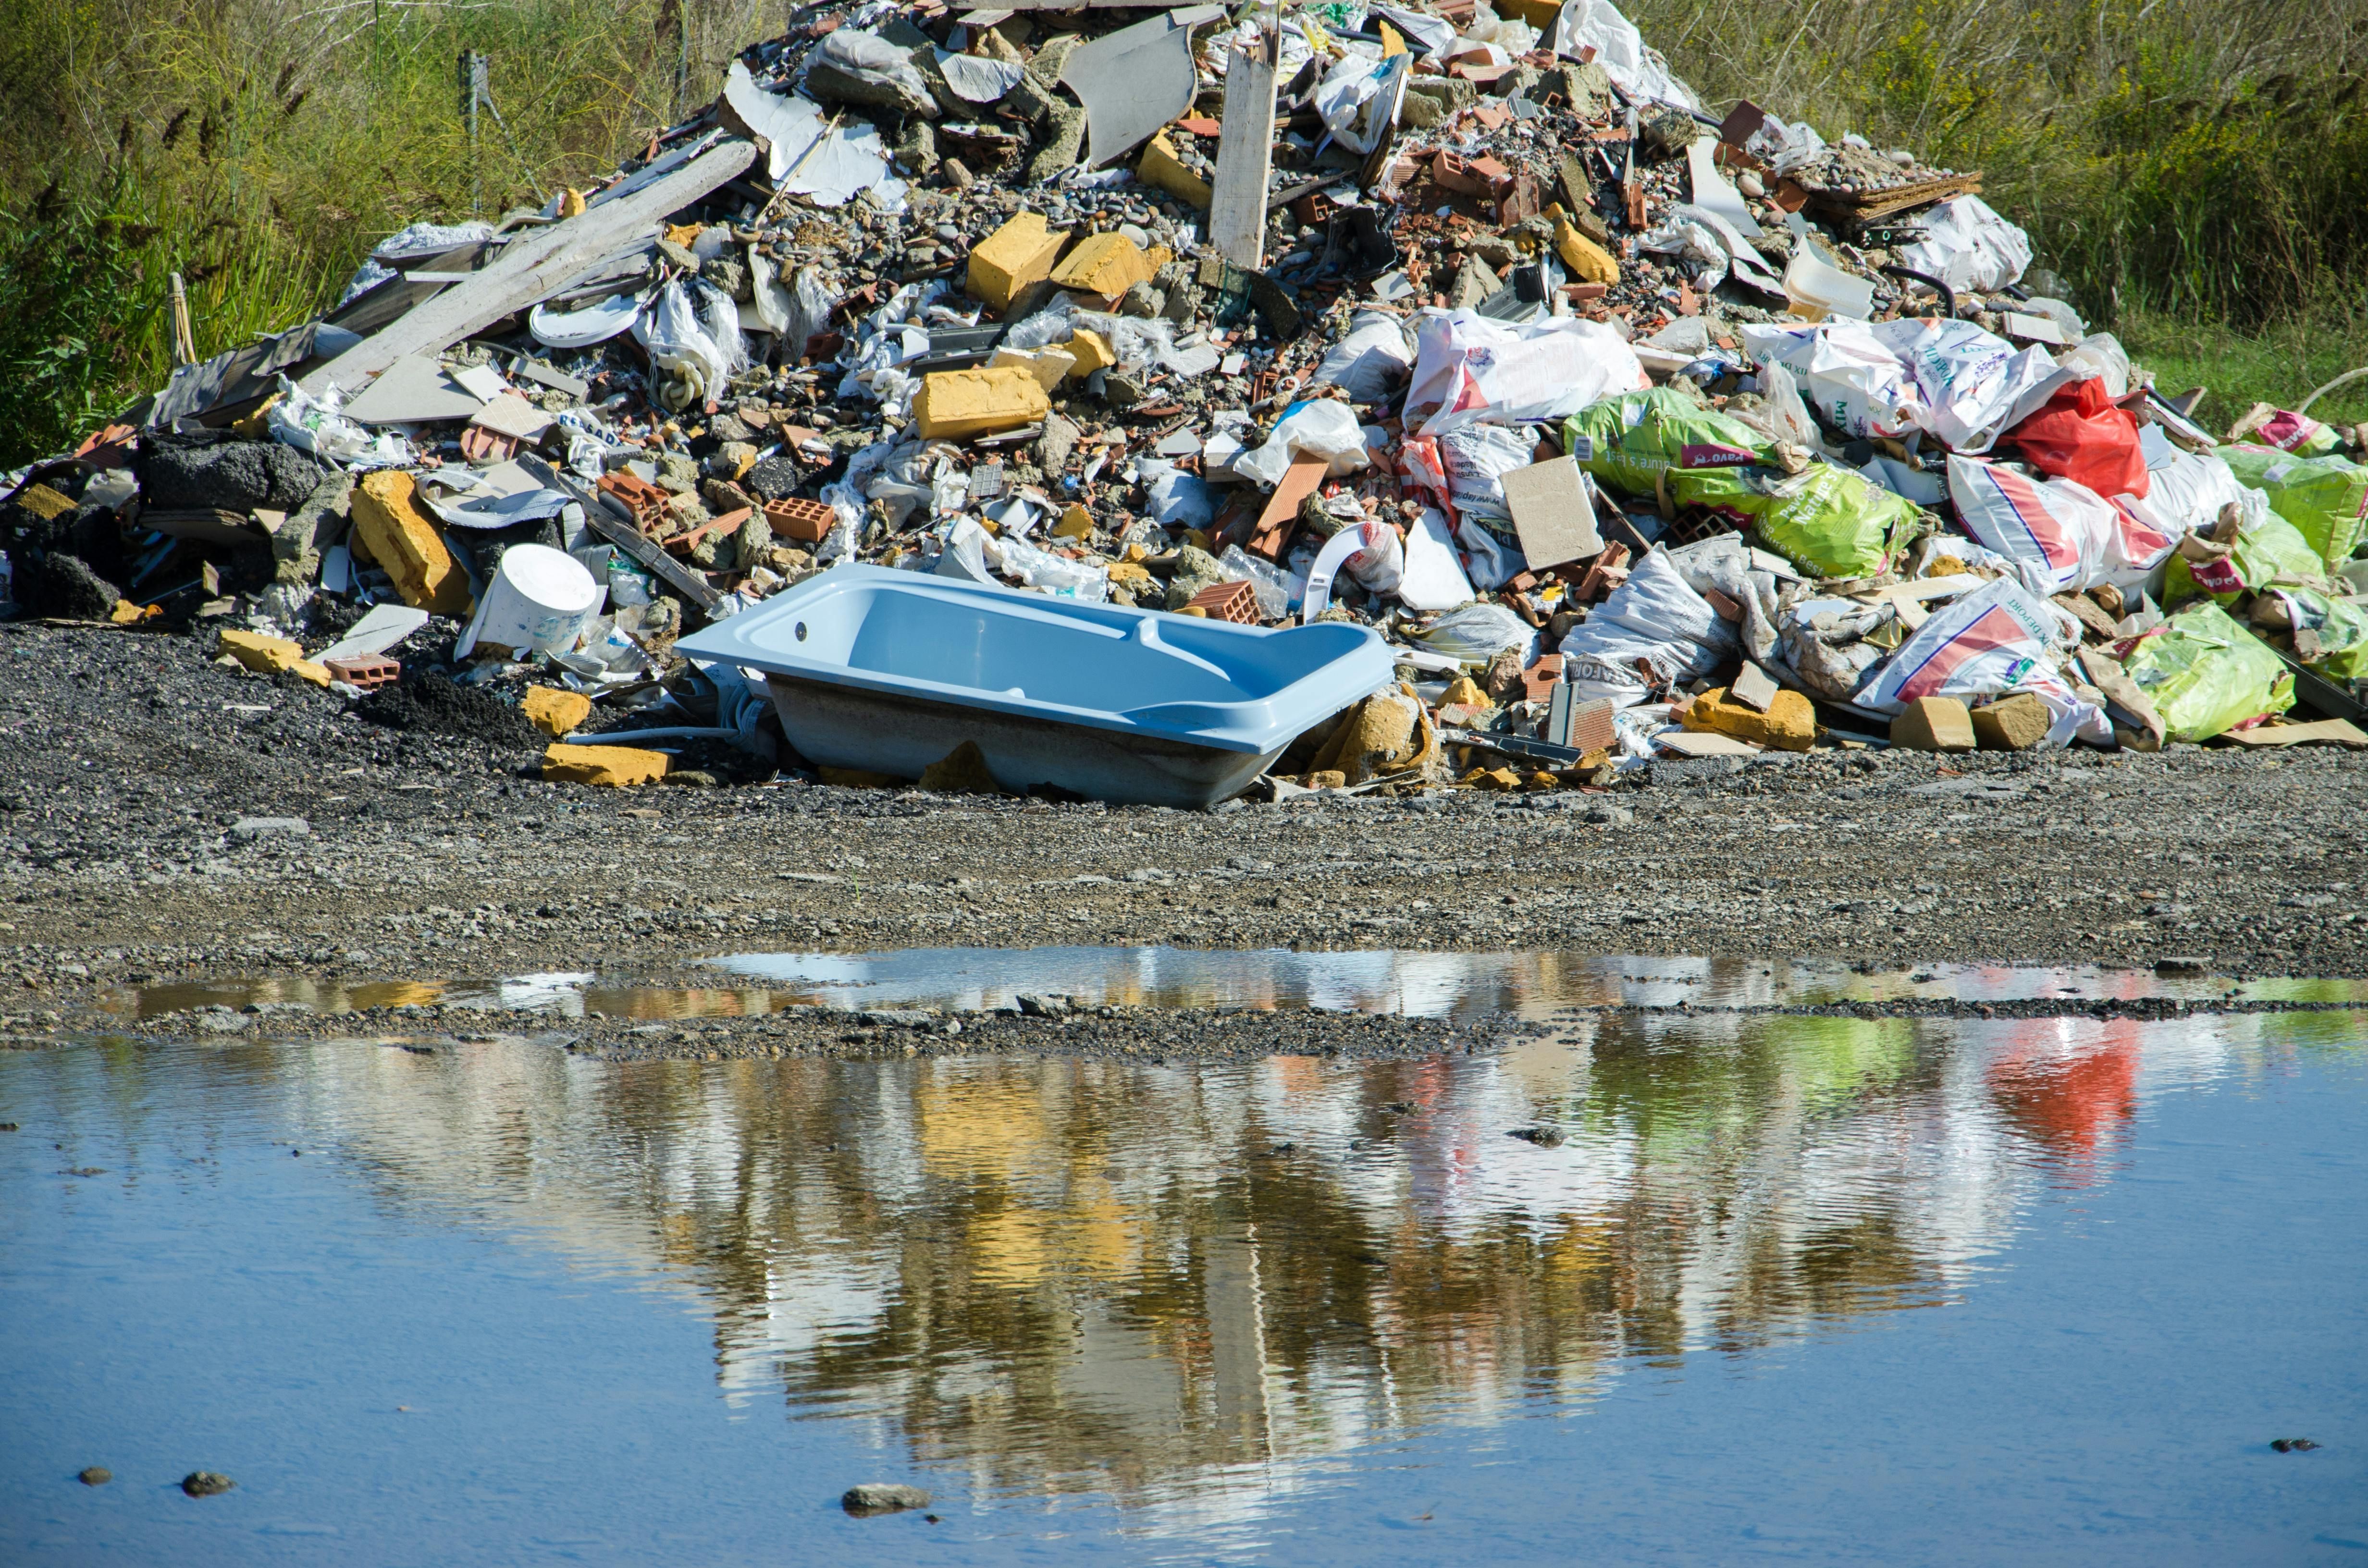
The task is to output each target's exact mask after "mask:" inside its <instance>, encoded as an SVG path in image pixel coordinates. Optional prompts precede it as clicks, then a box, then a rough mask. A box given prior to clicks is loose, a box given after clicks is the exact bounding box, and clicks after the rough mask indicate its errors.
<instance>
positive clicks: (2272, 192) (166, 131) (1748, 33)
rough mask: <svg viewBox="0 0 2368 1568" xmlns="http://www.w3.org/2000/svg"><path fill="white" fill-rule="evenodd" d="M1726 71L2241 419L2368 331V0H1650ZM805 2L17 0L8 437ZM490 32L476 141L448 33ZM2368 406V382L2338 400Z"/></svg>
mask: <svg viewBox="0 0 2368 1568" xmlns="http://www.w3.org/2000/svg"><path fill="white" fill-rule="evenodd" d="M1626 8H1627V9H1628V11H1629V13H1630V15H1631V16H1632V17H1634V20H1635V21H1636V22H1637V24H1638V25H1639V26H1640V27H1641V28H1643V30H1644V33H1645V38H1646V40H1648V41H1649V42H1651V43H1652V44H1653V45H1655V46H1656V47H1657V48H1659V49H1661V50H1662V51H1664V52H1666V53H1667V54H1668V56H1669V58H1670V60H1671V62H1672V63H1673V64H1674V65H1675V67H1676V68H1677V70H1678V71H1679V74H1681V75H1683V76H1684V77H1685V78H1686V79H1688V80H1689V81H1691V83H1692V84H1693V85H1695V86H1696V87H1697V88H1698V89H1699V90H1700V91H1701V92H1702V95H1703V97H1705V98H1706V99H1707V100H1709V101H1710V102H1711V103H1713V105H1716V106H1724V105H1725V104H1727V103H1730V102H1732V101H1734V100H1735V99H1736V98H1737V97H1750V98H1752V99H1753V100H1754V101H1756V102H1759V103H1760V104H1762V105H1764V106H1766V107H1768V108H1772V109H1774V110H1776V111H1777V112H1780V113H1782V114H1785V115H1787V116H1789V117H1793V118H1807V119H1810V120H1811V121H1813V122H1814V123H1815V124H1816V126H1817V127H1818V128H1819V130H1820V131H1823V132H1824V133H1825V134H1826V135H1827V137H1828V138H1836V137H1839V135H1840V134H1841V133H1842V132H1844V131H1859V132H1861V133H1863V134H1864V135H1866V136H1867V137H1869V138H1870V139H1871V140H1873V141H1874V142H1876V143H1877V144H1878V145H1881V146H1884V147H1890V146H1900V145H1904V146H1908V147H1912V148H1914V149H1916V150H1918V152H1919V153H1923V154H1925V155H1926V156H1927V157H1929V158H1930V159H1931V160H1932V161H1934V162H1938V163H1943V164H1948V165H1952V166H1954V167H1957V168H1961V169H1973V168H1979V169H1982V170H1984V171H1985V174H1986V176H1987V184H1986V190H1985V194H1986V196H1987V199H1989V200H1990V202H1991V203H1992V204H1993V205H1994V206H1996V207H1998V209H1999V210H2002V211H2004V212H2006V213H2007V214H2008V215H2009V216H2010V217H2012V218H2014V219H2015V220H2016V221H2017V222H2021V223H2023V224H2024V225H2026V226H2027V227H2028V228H2029V229H2030V230H2031V232H2032V237H2033V240H2034V242H2035V243H2036V244H2037V246H2038V248H2039V251H2040V256H2041V259H2042V260H2043V261H2044V263H2046V264H2047V265H2048V266H2050V267H2054V268H2055V270H2056V271H2058V272H2060V273H2063V274H2064V275H2065V276H2066V277H2067V278H2069V279H2071V281H2072V283H2073V285H2074V288H2073V292H2074V294H2075V296H2076V299H2075V302H2076V303H2077V304H2078V306H2079V307H2080V309H2081V310H2082V312H2084V313H2085V314H2086V315H2087V316H2088V317H2089V319H2090V320H2091V321H2093V322H2095V323H2097V324H2100V325H2101V326H2108V327H2112V328H2113V329H2115V330H2117V331H2118V332H2120V333H2121V335H2122V336H2123V340H2124V341H2125V342H2126V343H2127V344H2128V345H2129V346H2130V347H2131V349H2132V350H2133V352H2134V353H2135V355H2136V356H2137V357H2138V358H2139V359H2140V360H2141V361H2142V362H2145V363H2146V364H2149V365H2151V366H2152V367H2154V368H2155V369H2157V370H2158V371H2159V372H2160V379H2161V381H2163V382H2164V384H2166V385H2168V386H2170V387H2172V388H2174V389H2175V390H2183V389H2184V387H2185V386H2187V385H2192V384H2196V383H2199V382H2200V383H2202V384H2204V385H2207V386H2210V387H2211V388H2212V389H2213V393H2214V396H2213V401H2212V403H2209V404H2207V405H2206V415H2205V417H2206V418H2207V420H2210V421H2213V422H2215V423H2219V424H2222V425H2224V426H2225V424H2226V421H2227V420H2229V419H2231V418H2234V417H2235V416H2236V415H2238V414H2241V413H2242V412H2243V410H2244V409H2245V408H2246V407H2247V406H2248V404H2249V403H2251V402H2252V401H2254V400H2255V399H2257V398H2258V399H2261V400H2265V401H2270V402H2275V403H2292V402H2294V401H2296V400H2298V399H2300V398H2301V397H2303V396H2305V395H2306V394H2307V392H2309V391H2310V389H2311V388H2313V387H2315V386H2317V385H2318V384H2319V383H2320V382H2322V381H2327V380H2328V379H2329V378H2331V377H2332V376H2334V375H2335V374H2337V373H2338V372H2339V371H2340V370H2343V369H2351V368H2352V367H2353V366H2355V365H2358V364H2362V363H2368V324H2363V311H2368V305H2363V300H2368V289H2363V283H2368V105H2363V101H2362V99H2363V94H2362V84H2363V82H2368V0H1629V3H1628V5H1627V6H1626ZM786 15H787V10H786V8H785V4H783V3H780V0H700V3H699V4H697V5H691V4H689V3H688V0H204V3H203V4H201V5H200V4H185V3H182V0H166V3H165V5H163V6H159V5H157V4H156V3H155V0H0V467H6V466H13V465H14V464H16V463H18V462H21V461H24V460H27V459H28V458H31V457H35V456H39V455H41V454H43V453H46V452H50V451H54V450H56V449H59V448H60V447H63V446H66V445H69V444H71V442H72V441H73V440H74V439H75V438H76V437H79V436H80V435H81V434H82V433H84V432H85V431H86V430H88V429H89V428H90V427H91V426H93V425H94V424H95V423H96V422H97V420H99V419H100V418H103V417H104V416H105V415H107V414H108V413H110V412H112V411H114V410H116V409H119V408H120V407H123V406H125V405H126V404H128V403H131V402H132V401H133V400H135V399H136V398H137V397H138V396H140V395H141V394H142V393H143V392H147V391H150V390H153V389H154V388H155V387H157V386H159V385H161V384H162V383H163V382H164V381H165V378H166V376H167V375H168V373H169V371H170V369H171V356H170V353H169V347H168V346H169V342H170V339H169V334H168V327H167V322H166V318H165V311H164V301H165V289H166V278H167V276H168V275H169V274H170V273H172V272H174V271H176V270H177V271H179V272H180V273H181V274H182V275H183V277H184V278H186V279H187V280H188V286H189V290H190V303H191V307H192V311H193V312H194V315H195V335H196V339H197V349H198V352H199V355H200V356H205V355H211V354H213V353H216V352H219V351H220V350H222V349H223V348H227V347H235V346H236V345H238V344H240V343H244V342H245V341H247V340H248V339H250V338H251V337H252V336H253V335H255V334H256V333H258V332H263V331H268V330H274V329H277V328H279V327H283V326H286V325H290V324H293V323H295V322H298V321H301V320H302V319H304V318H305V317H306V316H307V315H309V314H311V313H313V312H317V311H318V310H320V309H322V308H324V306H326V305H327V304H328V303H330V302H331V301H333V300H334V298H335V295H336V289H337V287H338V285H339V284H340V283H341V282H342V280H343V279H344V278H346V277H347V275H348V274H349V272H350V271H351V269H352V267H354V265H355V264H356V263H357V262H358V261H359V259H360V258H361V256H363V255H365V254H366V253H367V252H368V251H369V250H370V247H371V246H372V245H373V244H376V243H377V241H378V240H379V239H380V238H381V237H382V236H384V235H385V234H387V233H392V232H393V231H394V230H396V229H399V228H401V227H403V226H404V224H405V223H408V222H413V221H415V220H419V219H427V220H432V221H437V222H450V221H453V220H454V219H457V218H461V217H466V216H468V215H469V213H470V211H471V209H472V201H480V200H481V203H482V208H483V210H484V214H485V215H486V216H497V215H499V214H500V213H501V212H502V210H504V209H506V208H507V207H510V206H513V205H537V204H540V203H541V201H542V199H544V198H545V197H547V196H548V195H549V194H550V193H551V192H552V190H554V189H555V188H557V187H560V186H563V185H567V184H581V183H583V182H584V181H585V180H586V179H587V178H589V177H590V176H594V175H597V174H599V173H603V172H605V171H607V170H608V169H609V168H611V167H613V166H614V165H615V164H616V163H617V161H618V159H619V158H620V155H622V154H623V153H626V152H628V151H629V150H630V149H631V148H632V147H633V146H634V145H636V144H637V143H638V142H640V141H641V140H642V139H643V138H644V137H646V136H647V135H648V134H649V132H650V131H652V130H653V129H655V128H656V127H658V126H661V125H664V124H666V123H669V122H671V121H673V120H674V119H677V118H678V117H679V115H681V114H682V113H684V112H686V111H687V110H688V109H689V108H691V107H693V106H696V105H697V104H700V103H702V102H704V101H706V100H707V99H709V98H710V97H712V96H713V94H714V92H715V91H716V88H717V86H718V85H719V83H720V81H721V78H722V74H723V70H724V68H725V66H726V65H727V64H728V62H730V60H731V58H732V56H733V55H734V52H736V51H738V50H739V49H741V48H742V47H745V46H746V44H748V43H750V42H753V41H755V40H760V39H764V38H768V37H770V36H772V35H774V34H775V33H776V32H778V31H779V29H780V26H781V24H782V21H783V20H784V18H785V16H786ZM463 49H472V50H477V51H483V52H484V53H485V54H486V55H488V56H489V57H490V59H491V62H492V88H493V95H494V99H495V104H496V105H497V106H498V107H499V108H500V109H501V113H502V117H503V121H504V123H503V124H500V125H495V124H494V123H492V122H491V121H490V119H488V121H487V122H486V123H485V124H484V128H483V129H484V134H483V140H482V141H481V142H480V143H479V144H478V146H477V148H476V149H475V151H474V153H472V150H471V148H470V145H469V143H468V141H467V139H466V136H465V132H464V131H463V129H462V123H461V117H460V114H459V111H458V104H457V99H458V91H457V87H456V82H455V57H456V56H457V54H458V53H459V51H461V50H463ZM2322 412H2323V413H2325V414H2327V415H2329V416H2330V417H2332V418H2336V419H2343V420H2357V419H2360V418H2362V417H2368V388H2363V387H2359V386H2355V387H2351V388H2347V389H2345V390H2344V392H2341V393H2340V394H2338V396H2337V397H2336V398H2335V399H2333V400H2330V405H2329V406H2328V408H2326V409H2324V410H2319V409H2314V410H2313V413H2314V414H2318V413H2322Z"/></svg>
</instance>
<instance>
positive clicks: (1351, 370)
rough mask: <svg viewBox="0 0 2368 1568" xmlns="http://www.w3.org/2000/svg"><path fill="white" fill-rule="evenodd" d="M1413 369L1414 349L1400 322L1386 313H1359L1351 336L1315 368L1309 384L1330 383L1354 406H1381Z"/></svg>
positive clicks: (1352, 327) (1331, 350)
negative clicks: (1345, 394)
mask: <svg viewBox="0 0 2368 1568" xmlns="http://www.w3.org/2000/svg"><path fill="white" fill-rule="evenodd" d="M1413 368H1414V346H1413V345H1412V344H1410V343H1408V342H1407V341H1406V328H1405V327H1404V326H1402V325H1400V324H1399V323H1398V318H1397V317H1395V316H1394V315H1391V314H1389V313H1387V312H1383V311H1359V312H1357V314H1356V316H1355V317H1354V318H1353V319H1351V320H1350V322H1349V335H1347V336H1346V337H1343V338H1342V339H1341V340H1340V341H1339V342H1338V343H1336V344H1334V345H1333V346H1332V347H1331V348H1330V350H1329V351H1328V352H1326V354H1325V356H1324V358H1323V359H1322V360H1321V361H1320V362H1319V363H1318V364H1317V365H1316V367H1315V380H1314V381H1311V382H1310V383H1309V384H1310V385H1312V386H1319V387H1320V386H1323V385H1325V384H1326V383H1327V382H1328V383H1329V384H1331V385H1333V386H1336V387H1338V388H1339V389H1340V390H1341V391H1342V392H1347V393H1348V394H1349V401H1351V402H1353V403H1380V402H1383V400H1385V399H1386V398H1387V397H1388V396H1389V395H1390V392H1391V389H1393V388H1395V386H1396V385H1397V384H1398V383H1399V382H1400V381H1405V380H1406V372H1407V371H1408V370H1410V369H1413Z"/></svg>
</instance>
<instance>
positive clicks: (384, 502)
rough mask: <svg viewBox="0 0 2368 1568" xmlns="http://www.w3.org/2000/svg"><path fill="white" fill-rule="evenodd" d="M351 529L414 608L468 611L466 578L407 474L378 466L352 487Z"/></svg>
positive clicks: (438, 612)
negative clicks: (378, 468)
mask: <svg viewBox="0 0 2368 1568" xmlns="http://www.w3.org/2000/svg"><path fill="white" fill-rule="evenodd" d="M353 512H354V532H355V533H356V534H357V535H359V537H360V539H361V542H362V548H363V549H365V550H367V551H370V559H371V560H373V561H375V562H378V563H379V564H380V565H381V566H382V567H384V568H385V569H386V574H387V575H388V576H390V577H393V579H394V587H395V591H396V592H397V593H399V594H401V595H402V596H403V602H404V604H407V605H409V606H411V608H414V609H424V610H427V611H428V612H429V613H431V614H434V615H449V616H454V617H459V616H463V615H466V614H468V613H469V576H468V574H467V573H465V572H463V571H461V565H460V562H456V561H454V560H453V559H452V552H451V551H450V550H448V549H446V548H445V545H444V530H443V528H441V527H440V526H439V525H438V523H437V521H436V518H435V517H434V516H433V515H432V514H431V513H430V512H429V511H428V510H427V507H426V506H423V505H421V504H420V500H419V488H418V486H417V485H416V484H415V483H412V478H411V475H409V474H407V473H399V472H394V471H393V470H388V469H382V470H381V471H380V472H376V473H373V474H370V475H369V476H367V477H365V478H364V479H363V480H362V482H361V483H359V484H357V485H356V486H354V501H353Z"/></svg>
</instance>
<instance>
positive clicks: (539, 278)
mask: <svg viewBox="0 0 2368 1568" xmlns="http://www.w3.org/2000/svg"><path fill="white" fill-rule="evenodd" d="M756 157H757V147H756V143H754V142H746V141H729V142H721V143H719V144H718V145H716V146H714V147H712V148H710V149H709V150H708V151H707V152H705V153H700V155H699V156H698V157H696V158H693V159H691V160H690V161H689V163H687V164H685V165H682V167H680V168H678V169H676V170H675V171H673V172H672V173H671V174H668V175H666V176H665V177H663V178H661V179H657V180H654V181H652V182H651V183H650V184H649V185H647V186H644V187H642V188H641V189H640V190H637V191H635V192H633V193H632V195H630V196H624V197H620V198H618V199H616V200H614V201H609V202H604V203H602V204H601V205H600V206H598V207H595V208H593V209H591V210H589V211H587V212H586V213H584V214H583V216H581V217H577V218H571V219H569V220H568V221H567V222H564V223H554V224H552V226H551V227H549V228H547V229H544V230H542V231H541V233H536V234H534V235H533V236H531V237H530V238H526V239H519V240H513V241H511V242H510V244H508V245H507V246H506V247H504V249H503V251H502V253H501V255H500V256H498V257H497V258H496V259H495V261H494V262H493V263H492V264H491V265H489V266H487V267H484V268H483V269H481V270H479V271H478V272H476V273H475V274H474V275H472V278H471V280H470V281H469V282H466V283H457V284H451V285H449V286H446V287H445V288H444V290H443V291H442V292H441V293H439V294H438V295H437V296H436V297H435V298H434V299H432V300H428V301H426V302H425V303H423V304H420V305H418V306H416V307H415V308H414V309H413V310H412V311H411V312H409V313H407V314H405V315H404V316H403V317H402V318H400V319H399V320H396V321H393V322H391V323H389V324H387V325H386V326H384V327H382V328H381V329H380V330H379V331H378V332H377V333H375V334H373V335H370V337H367V338H365V339H363V340H362V341H361V342H360V343H358V344H356V345H355V346H354V347H351V348H348V349H347V350H346V351H345V352H344V353H343V354H340V355H338V356H337V357H336V358H335V359H332V360H330V361H329V362H328V363H327V364H325V365H323V366H321V367H320V368H319V369H315V370H313V372H312V373H311V374H309V375H307V376H306V377H305V378H304V380H303V381H302V383H301V384H302V387H303V389H304V390H305V391H306V392H310V393H312V394H313V395H314V396H316V397H317V396H318V395H320V393H321V392H324V390H326V389H327V387H328V386H329V385H330V384H331V383H332V382H335V383H336V385H337V386H339V387H342V388H343V389H345V390H346V391H347V392H358V391H359V390H360V389H361V387H362V386H363V384H364V383H365V382H367V381H370V379H371V378H372V377H374V376H376V375H377V374H378V373H379V372H380V371H381V370H383V369H386V368H387V367H388V366H389V365H392V364H393V363H394V362H395V361H396V360H397V359H399V358H403V356H404V355H406V354H430V355H432V354H435V353H437V352H438V351H440V350H442V349H444V348H446V347H450V345H452V344H454V343H458V342H459V341H460V340H461V339H462V338H464V337H466V336H468V335H470V334H471V333H472V332H482V331H483V330H484V329H485V328H486V327H489V326H491V325H493V324H494V323H495V322H497V321H500V320H501V319H502V318H503V317H505V316H510V315H515V314H517V313H518V312H520V311H522V310H525V309H526V308H527V307H528V306H529V305H531V304H533V303H534V302H535V301H538V300H540V299H541V298H542V297H543V296H544V295H545V294H548V293H550V292H552V290H556V289H561V288H564V287H565V286H566V285H567V284H569V283H572V282H574V281H575V278H577V277H579V276H580V275H581V274H582V273H583V272H584V270H585V269H586V268H587V267H595V266H598V264H599V263H600V262H602V261H603V260H605V259H607V258H608V257H609V256H611V255H613V254H615V253H616V252H617V251H619V250H620V249H622V248H623V247H624V246H626V245H628V244H632V241H633V240H634V239H635V238H636V237H638V236H639V235H640V234H642V233H643V232H645V231H646V230H648V229H649V228H650V227H651V226H652V225H654V224H655V223H656V222H658V221H659V220H660V219H662V218H665V217H666V216H667V215H668V214H670V213H672V212H674V211H676V210H677V209H680V208H683V207H687V206H689V204H690V203H692V202H694V201H697V200H698V199H700V197H702V196H705V195H706V194H707V193H708V192H709V191H712V190H713V189H715V188H716V187H718V186H721V185H723V184H726V183H727V182H729V181H731V180H733V179H734V178H736V177H738V176H739V175H740V174H741V172H742V171H743V170H745V169H746V168H747V167H748V165H750V164H751V163H753V162H755V161H756Z"/></svg>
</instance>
